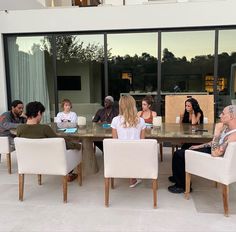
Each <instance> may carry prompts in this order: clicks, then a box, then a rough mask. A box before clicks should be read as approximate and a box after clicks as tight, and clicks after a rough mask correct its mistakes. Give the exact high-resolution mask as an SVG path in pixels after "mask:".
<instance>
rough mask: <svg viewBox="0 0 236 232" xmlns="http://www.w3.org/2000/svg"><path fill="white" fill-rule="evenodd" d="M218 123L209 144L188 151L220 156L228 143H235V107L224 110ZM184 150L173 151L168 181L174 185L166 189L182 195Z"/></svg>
mask: <svg viewBox="0 0 236 232" xmlns="http://www.w3.org/2000/svg"><path fill="white" fill-rule="evenodd" d="M220 120H221V122H220V123H217V124H216V125H215V131H214V137H213V140H212V141H211V142H209V143H205V144H201V145H194V146H191V147H190V148H189V149H194V150H197V151H200V152H205V153H209V154H211V155H212V156H222V155H224V152H225V150H226V147H227V145H228V143H229V142H235V141H236V105H230V106H227V107H225V108H224V110H223V112H222V113H221V115H220ZM185 150H186V149H180V150H177V151H175V153H174V156H173V159H172V172H173V176H170V177H169V180H170V181H171V182H173V183H175V184H174V185H172V186H169V187H168V190H169V191H170V192H172V193H183V192H184V191H185Z"/></svg>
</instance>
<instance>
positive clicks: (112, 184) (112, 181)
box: [111, 178, 114, 189]
mask: <svg viewBox="0 0 236 232" xmlns="http://www.w3.org/2000/svg"><path fill="white" fill-rule="evenodd" d="M111 188H112V189H114V178H111Z"/></svg>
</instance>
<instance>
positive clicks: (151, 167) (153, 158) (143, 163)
mask: <svg viewBox="0 0 236 232" xmlns="http://www.w3.org/2000/svg"><path fill="white" fill-rule="evenodd" d="M103 146H104V177H105V206H107V207H108V206H109V185H110V181H111V187H112V188H114V178H142V179H152V190H153V205H154V208H156V207H157V177H158V151H159V149H158V144H157V141H156V140H154V139H142V140H119V139H104V141H103Z"/></svg>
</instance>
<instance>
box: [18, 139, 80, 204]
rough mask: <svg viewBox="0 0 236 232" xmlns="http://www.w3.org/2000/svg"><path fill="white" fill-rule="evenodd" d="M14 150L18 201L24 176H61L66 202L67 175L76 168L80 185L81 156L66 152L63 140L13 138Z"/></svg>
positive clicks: (21, 193)
mask: <svg viewBox="0 0 236 232" xmlns="http://www.w3.org/2000/svg"><path fill="white" fill-rule="evenodd" d="M14 142H15V148H16V156H17V163H18V173H19V200H20V201H23V194H24V175H25V174H38V183H39V185H41V175H42V174H45V175H61V176H63V200H64V203H66V202H67V175H68V173H69V172H70V171H71V170H73V169H74V168H75V167H77V171H78V182H79V184H80V185H82V154H81V151H78V150H66V145H65V140H64V139H63V138H43V139H26V138H18V137H17V138H15V139H14Z"/></svg>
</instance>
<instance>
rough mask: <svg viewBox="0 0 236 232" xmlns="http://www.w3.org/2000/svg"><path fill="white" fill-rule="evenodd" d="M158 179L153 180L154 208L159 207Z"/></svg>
mask: <svg viewBox="0 0 236 232" xmlns="http://www.w3.org/2000/svg"><path fill="white" fill-rule="evenodd" d="M157 187H158V184H157V179H154V180H152V191H153V208H154V209H156V208H157Z"/></svg>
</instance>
